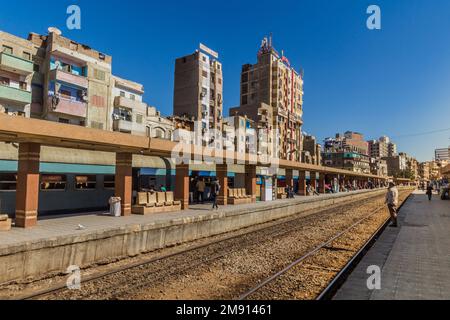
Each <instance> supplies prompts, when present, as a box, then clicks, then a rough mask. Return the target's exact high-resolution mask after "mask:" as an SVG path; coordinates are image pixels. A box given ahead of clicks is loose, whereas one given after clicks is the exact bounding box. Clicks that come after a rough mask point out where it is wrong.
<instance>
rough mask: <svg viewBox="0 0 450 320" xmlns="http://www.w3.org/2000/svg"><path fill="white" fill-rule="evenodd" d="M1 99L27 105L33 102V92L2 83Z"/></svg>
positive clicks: (0, 88)
mask: <svg viewBox="0 0 450 320" xmlns="http://www.w3.org/2000/svg"><path fill="white" fill-rule="evenodd" d="M0 99H4V100H8V101H13V102H16V103H20V104H23V105H27V104H30V103H31V92H29V91H25V90H22V89H17V88H13V87H9V86H4V85H0Z"/></svg>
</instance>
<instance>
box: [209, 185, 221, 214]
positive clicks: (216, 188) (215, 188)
mask: <svg viewBox="0 0 450 320" xmlns="http://www.w3.org/2000/svg"><path fill="white" fill-rule="evenodd" d="M219 193H220V183H219V181H217V179H215V180H214V181H213V183H212V184H211V197H212V199H213V207H212V208H213V210H214V209H217V210H219V205H218V204H217V198H218V197H219Z"/></svg>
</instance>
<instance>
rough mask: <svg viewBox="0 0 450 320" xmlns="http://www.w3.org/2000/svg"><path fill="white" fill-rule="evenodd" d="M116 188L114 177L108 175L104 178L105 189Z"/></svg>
mask: <svg viewBox="0 0 450 320" xmlns="http://www.w3.org/2000/svg"><path fill="white" fill-rule="evenodd" d="M115 186H116V181H115V177H114V175H106V176H104V177H103V188H105V189H114V188H115Z"/></svg>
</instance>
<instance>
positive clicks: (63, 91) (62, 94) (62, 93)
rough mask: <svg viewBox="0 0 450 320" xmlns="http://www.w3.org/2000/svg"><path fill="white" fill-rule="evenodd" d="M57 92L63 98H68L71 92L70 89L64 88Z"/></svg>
mask: <svg viewBox="0 0 450 320" xmlns="http://www.w3.org/2000/svg"><path fill="white" fill-rule="evenodd" d="M59 93H60V94H61V96H62V97H63V98H66V99H70V98H71V96H72V95H71V93H70V91H68V90H64V89H61V90H59Z"/></svg>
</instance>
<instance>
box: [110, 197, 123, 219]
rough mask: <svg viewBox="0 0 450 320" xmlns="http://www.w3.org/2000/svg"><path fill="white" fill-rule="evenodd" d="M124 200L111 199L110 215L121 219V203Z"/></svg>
mask: <svg viewBox="0 0 450 320" xmlns="http://www.w3.org/2000/svg"><path fill="white" fill-rule="evenodd" d="M121 201H122V199H120V198H119V197H111V198H109V213H110V215H111V216H113V217H120V216H121V214H122V206H121V204H120V202H121Z"/></svg>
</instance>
